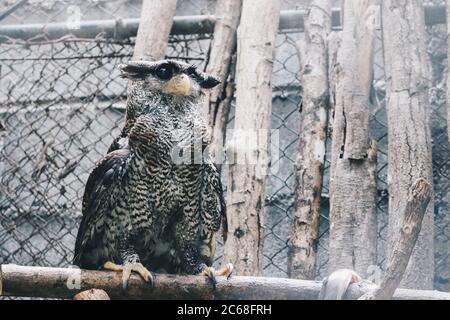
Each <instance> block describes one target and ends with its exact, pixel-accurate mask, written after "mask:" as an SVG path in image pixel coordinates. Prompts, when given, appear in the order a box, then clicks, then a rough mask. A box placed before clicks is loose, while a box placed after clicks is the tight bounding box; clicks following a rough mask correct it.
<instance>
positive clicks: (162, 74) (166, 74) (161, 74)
mask: <svg viewBox="0 0 450 320" xmlns="http://www.w3.org/2000/svg"><path fill="white" fill-rule="evenodd" d="M155 74H156V76H157V77H158V78H159V79H161V80H169V79H170V78H172V76H173V70H172V68H171V67H170V66H169V65H166V64H163V65H162V66H159V67H158V69H156V72H155Z"/></svg>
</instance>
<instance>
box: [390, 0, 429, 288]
mask: <svg viewBox="0 0 450 320" xmlns="http://www.w3.org/2000/svg"><path fill="white" fill-rule="evenodd" d="M382 21H383V45H384V58H385V72H386V80H387V83H386V98H387V100H386V101H387V113H388V136H389V150H388V152H389V158H388V163H389V169H388V188H389V239H388V248H389V255H390V251H391V250H392V248H393V244H394V243H395V240H396V238H397V237H398V230H399V229H400V228H401V224H402V221H403V215H402V214H401V213H402V212H404V208H405V206H406V202H407V199H408V192H409V187H410V186H411V185H412V184H413V183H414V181H415V180H417V179H419V178H424V179H426V180H427V181H429V182H430V183H432V181H433V172H432V158H431V144H432V142H431V128H430V115H429V109H430V104H429V100H428V88H429V86H430V71H429V68H430V67H429V61H428V57H427V51H426V46H425V22H424V11H423V3H422V1H419V0H408V1H403V2H401V3H400V2H398V1H393V0H386V1H383V2H382ZM433 213H434V205H433V199H431V201H430V205H429V206H428V210H427V213H426V215H425V217H424V219H423V223H422V230H421V232H420V235H419V239H418V241H417V244H416V247H415V248H414V251H413V253H412V256H411V259H410V262H409V265H408V268H407V269H406V272H405V275H404V277H403V281H402V284H401V285H403V286H405V287H409V288H421V289H429V288H432V287H433V276H434V252H433V251H434V250H433V221H434V219H433Z"/></svg>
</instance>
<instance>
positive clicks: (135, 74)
mask: <svg viewBox="0 0 450 320" xmlns="http://www.w3.org/2000/svg"><path fill="white" fill-rule="evenodd" d="M119 69H120V71H121V72H122V74H121V75H120V76H121V77H122V78H127V79H130V80H144V79H145V78H147V77H148V76H149V75H150V73H151V72H152V69H151V68H150V67H149V66H147V65H144V64H142V63H139V62H133V61H131V62H128V63H124V64H119Z"/></svg>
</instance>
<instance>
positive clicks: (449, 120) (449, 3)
mask: <svg viewBox="0 0 450 320" xmlns="http://www.w3.org/2000/svg"><path fill="white" fill-rule="evenodd" d="M446 4H447V5H446V7H447V39H450V0H447V3H446ZM447 56H448V57H450V41H448V51H447ZM447 137H448V141H450V59H448V58H447Z"/></svg>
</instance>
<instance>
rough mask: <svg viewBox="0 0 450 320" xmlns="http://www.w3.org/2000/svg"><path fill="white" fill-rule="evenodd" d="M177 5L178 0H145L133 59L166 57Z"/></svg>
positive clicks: (159, 58)
mask: <svg viewBox="0 0 450 320" xmlns="http://www.w3.org/2000/svg"><path fill="white" fill-rule="evenodd" d="M176 7H177V0H143V2H142V11H141V21H140V23H139V28H138V32H137V36H136V45H135V46H134V54H133V60H150V61H151V60H161V59H164V56H165V55H166V49H167V42H168V40H169V33H170V29H171V28H172V24H173V17H174V16H175V11H176Z"/></svg>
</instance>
